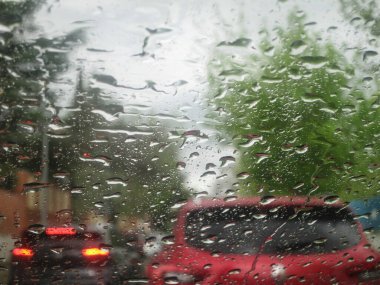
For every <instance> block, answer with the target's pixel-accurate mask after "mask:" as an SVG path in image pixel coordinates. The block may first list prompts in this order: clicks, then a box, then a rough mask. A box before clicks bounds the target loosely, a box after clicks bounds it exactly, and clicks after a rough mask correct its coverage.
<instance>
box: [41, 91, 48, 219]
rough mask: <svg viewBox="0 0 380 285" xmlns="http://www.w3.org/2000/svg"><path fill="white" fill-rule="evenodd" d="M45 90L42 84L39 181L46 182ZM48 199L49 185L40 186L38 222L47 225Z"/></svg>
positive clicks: (46, 122) (46, 130)
mask: <svg viewBox="0 0 380 285" xmlns="http://www.w3.org/2000/svg"><path fill="white" fill-rule="evenodd" d="M45 92H46V86H44V88H43V91H42V93H41V97H42V98H41V104H40V112H41V114H42V120H41V123H40V132H41V135H42V150H41V176H40V182H41V183H46V184H48V182H49V181H48V180H49V137H48V135H47V132H48V123H49V122H48V114H47V110H46V108H45V104H46V102H45V98H46V97H45ZM48 199H49V186H46V187H42V188H40V191H39V208H40V223H41V224H42V225H47V221H48V214H49V213H48V206H49V205H48Z"/></svg>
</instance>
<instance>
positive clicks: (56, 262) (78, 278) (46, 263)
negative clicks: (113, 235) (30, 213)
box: [9, 225, 117, 284]
mask: <svg viewBox="0 0 380 285" xmlns="http://www.w3.org/2000/svg"><path fill="white" fill-rule="evenodd" d="M110 250H111V249H110V246H108V245H106V244H104V242H103V238H102V236H101V235H100V234H99V233H96V232H88V231H84V230H80V229H78V228H75V227H47V228H45V227H43V226H41V225H34V226H30V227H29V228H28V229H27V230H26V231H25V232H24V233H23V235H22V237H21V240H20V241H19V242H17V243H16V247H15V248H14V249H13V250H12V262H11V268H10V275H9V284H115V283H117V279H116V276H115V275H114V273H113V271H114V264H113V261H112V259H111V257H110V256H111V255H110Z"/></svg>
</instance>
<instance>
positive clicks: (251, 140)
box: [239, 135, 263, 148]
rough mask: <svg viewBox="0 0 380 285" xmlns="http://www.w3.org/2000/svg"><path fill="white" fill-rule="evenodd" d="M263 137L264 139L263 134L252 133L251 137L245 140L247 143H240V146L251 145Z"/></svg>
mask: <svg viewBox="0 0 380 285" xmlns="http://www.w3.org/2000/svg"><path fill="white" fill-rule="evenodd" d="M262 139H263V137H262V136H259V135H250V139H249V140H248V141H247V142H245V143H242V144H239V146H240V147H244V148H247V147H251V146H253V145H254V144H255V143H257V142H259V141H261V140H262Z"/></svg>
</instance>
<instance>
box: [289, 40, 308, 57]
mask: <svg viewBox="0 0 380 285" xmlns="http://www.w3.org/2000/svg"><path fill="white" fill-rule="evenodd" d="M290 48H291V54H292V55H299V54H301V53H302V52H304V51H305V49H306V48H307V45H306V44H305V43H304V42H303V41H302V40H296V41H294V42H292V44H291V45H290Z"/></svg>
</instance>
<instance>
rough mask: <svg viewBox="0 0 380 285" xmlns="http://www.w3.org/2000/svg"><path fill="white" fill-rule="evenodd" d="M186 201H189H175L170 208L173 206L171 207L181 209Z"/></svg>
mask: <svg viewBox="0 0 380 285" xmlns="http://www.w3.org/2000/svg"><path fill="white" fill-rule="evenodd" d="M186 202H187V201H181V202H177V203H175V204H174V205H173V206H171V207H170V208H171V209H179V208H181V207H182V206H183V205H185V204H186Z"/></svg>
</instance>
